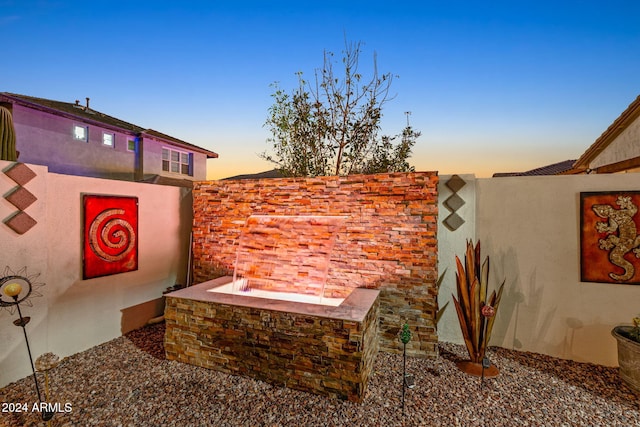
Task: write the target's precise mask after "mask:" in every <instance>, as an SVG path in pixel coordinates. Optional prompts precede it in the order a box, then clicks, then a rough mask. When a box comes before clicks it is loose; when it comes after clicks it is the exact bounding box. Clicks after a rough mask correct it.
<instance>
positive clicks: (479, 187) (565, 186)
mask: <svg viewBox="0 0 640 427" xmlns="http://www.w3.org/2000/svg"><path fill="white" fill-rule="evenodd" d="M461 177H462V178H463V179H464V180H465V181H466V185H465V186H464V187H463V188H462V189H461V190H460V191H459V192H458V194H459V195H460V196H461V197H462V198H463V199H464V201H465V204H464V206H462V207H461V208H460V210H459V211H458V212H459V213H460V215H461V217H462V218H463V219H465V223H464V224H463V225H462V226H461V227H460V228H459V229H457V230H456V231H451V230H449V229H448V228H447V227H446V226H445V225H444V224H443V222H442V219H444V218H446V215H447V212H448V211H447V212H445V211H444V210H445V207H442V208H441V209H442V214H441V216H440V218H441V221H440V224H439V231H438V240H439V266H440V272H441V273H442V272H443V271H444V270H445V269H446V271H447V272H446V274H445V279H444V281H443V284H442V287H441V289H440V295H439V302H440V306H441V307H443V306H445V305H446V304H447V303H448V302H450V301H451V294H452V293H455V292H456V291H455V262H454V261H455V258H454V256H455V255H458V256H460V257H464V250H465V240H466V239H468V238H474V240H475V239H479V240H480V241H481V246H482V258H483V259H484V257H485V256H487V255H489V256H490V259H491V273H490V278H489V283H490V289H495V288H496V286H498V285H499V284H500V283H501V282H502V281H503V280H506V282H505V288H504V294H503V297H502V302H501V303H500V308H499V310H498V314H497V317H496V321H495V325H494V329H493V335H492V337H491V342H490V344H491V345H495V346H500V347H504V348H510V349H516V350H520V351H531V352H536V353H542V354H547V355H551V356H555V357H559V358H562V359H570V360H576V361H580V362H592V363H597V364H602V365H608V366H615V365H617V350H616V341H615V339H614V338H613V337H612V336H611V329H613V327H614V326H616V325H618V324H622V323H627V324H629V323H630V322H631V318H632V317H633V316H634V315H636V314H638V313H640V286H639V285H623V284H606V283H590V282H581V281H580V192H592V191H625V190H627V191H629V190H631V191H637V190H640V174H637V173H629V174H606V175H604V174H603V175H574V176H537V177H505V178H482V179H475V178H474V177H473V176H469V175H461ZM440 179H441V184H440V189H441V192H440V195H441V197H440V198H441V201H442V202H444V201H446V200H447V199H448V197H450V195H451V194H452V191H451V190H449V189H447V188H446V186H445V185H444V183H445V182H447V180H448V179H449V177H448V176H441V177H440ZM639 216H640V214H637V215H636V218H637V217H639ZM445 251H446V254H445ZM438 335H439V337H440V339H441V340H443V341H451V342H457V343H462V342H463V341H462V335H461V333H460V327H459V325H458V322H457V318H456V315H455V309H454V307H453V304H452V303H449V305H448V306H447V308H446V309H445V314H444V316H443V317H442V320H441V321H440V323H439V324H438Z"/></svg>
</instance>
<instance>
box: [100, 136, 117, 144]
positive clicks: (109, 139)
mask: <svg viewBox="0 0 640 427" xmlns="http://www.w3.org/2000/svg"><path fill="white" fill-rule="evenodd" d="M115 139H116V136H115V134H113V133H103V134H102V144H104V145H106V146H107V147H113V141H115Z"/></svg>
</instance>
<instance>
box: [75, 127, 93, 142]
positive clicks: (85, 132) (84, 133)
mask: <svg viewBox="0 0 640 427" xmlns="http://www.w3.org/2000/svg"><path fill="white" fill-rule="evenodd" d="M73 138H74V139H77V140H78V141H84V142H88V141H89V127H88V126H80V125H73Z"/></svg>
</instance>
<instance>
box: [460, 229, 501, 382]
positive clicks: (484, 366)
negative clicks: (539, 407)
mask: <svg viewBox="0 0 640 427" xmlns="http://www.w3.org/2000/svg"><path fill="white" fill-rule="evenodd" d="M464 261H465V263H464V265H463V264H462V262H461V261H460V259H459V258H458V257H457V256H456V268H457V272H456V284H457V290H458V298H457V299H456V297H455V296H453V295H452V296H453V302H454V304H455V307H456V312H457V313H458V319H459V320H460V329H461V330H462V336H463V337H464V342H465V345H466V346H467V351H468V352H469V358H470V360H464V361H461V362H458V363H457V366H458V369H460V370H461V371H463V372H465V373H467V374H471V375H477V376H482V377H486V378H491V377H495V376H496V375H498V368H497V367H496V366H495V365H491V363H490V362H489V360H488V359H487V358H486V357H485V352H486V349H487V343H488V342H489V338H490V337H491V329H492V328H493V322H494V320H495V314H496V312H497V311H498V305H499V304H500V297H501V296H502V289H503V288H504V281H503V282H502V285H500V288H499V289H498V293H497V294H496V291H495V290H494V291H493V292H492V293H491V296H490V297H489V299H488V300H487V287H488V281H489V257H486V258H485V260H484V262H483V263H482V267H481V266H480V242H479V241H478V243H477V244H476V246H475V248H474V246H473V241H471V240H468V241H467V251H466V254H465V257H464Z"/></svg>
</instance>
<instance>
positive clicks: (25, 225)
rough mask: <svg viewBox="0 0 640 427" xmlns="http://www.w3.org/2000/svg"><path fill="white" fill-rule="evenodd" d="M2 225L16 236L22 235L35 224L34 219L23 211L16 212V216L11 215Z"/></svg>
mask: <svg viewBox="0 0 640 427" xmlns="http://www.w3.org/2000/svg"><path fill="white" fill-rule="evenodd" d="M4 223H5V224H7V227H9V228H10V229H12V230H13V231H15V232H16V233H17V234H24V233H26V232H27V231H29V230H31V229H32V228H33V227H34V226H35V225H36V224H37V223H36V220H35V219H33V218H31V217H30V216H29V214H27V213H25V212H23V211H18V213H17V214H15V215H13V216H12V217H11V218H9V219H8V220H6V221H5V222H4Z"/></svg>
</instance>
